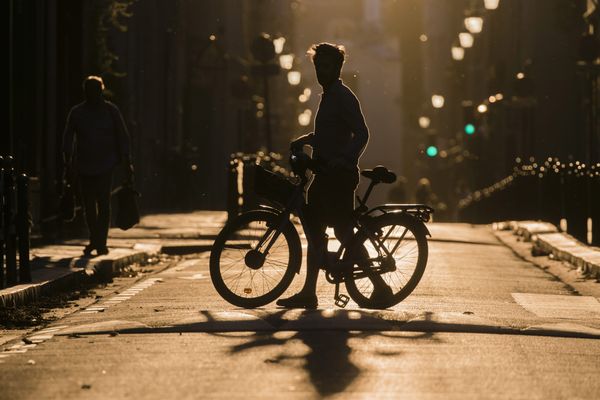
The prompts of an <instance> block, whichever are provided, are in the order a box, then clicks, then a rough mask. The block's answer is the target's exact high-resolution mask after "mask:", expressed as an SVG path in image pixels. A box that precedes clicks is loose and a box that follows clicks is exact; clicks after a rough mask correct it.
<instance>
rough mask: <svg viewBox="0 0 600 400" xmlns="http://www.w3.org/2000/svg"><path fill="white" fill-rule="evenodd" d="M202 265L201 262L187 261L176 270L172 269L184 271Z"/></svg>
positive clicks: (181, 263) (176, 267)
mask: <svg viewBox="0 0 600 400" xmlns="http://www.w3.org/2000/svg"><path fill="white" fill-rule="evenodd" d="M199 263H200V260H185V261H182V262H180V263H179V264H177V265H176V266H175V267H174V268H172V269H173V270H174V271H182V270H184V269H186V268H189V267H193V266H195V265H198V264H199Z"/></svg>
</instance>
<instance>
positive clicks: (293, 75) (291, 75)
mask: <svg viewBox="0 0 600 400" xmlns="http://www.w3.org/2000/svg"><path fill="white" fill-rule="evenodd" d="M287 78H288V82H289V84H290V85H292V86H296V85H299V84H300V80H301V78H302V76H301V75H300V72H299V71H290V72H288V74H287Z"/></svg>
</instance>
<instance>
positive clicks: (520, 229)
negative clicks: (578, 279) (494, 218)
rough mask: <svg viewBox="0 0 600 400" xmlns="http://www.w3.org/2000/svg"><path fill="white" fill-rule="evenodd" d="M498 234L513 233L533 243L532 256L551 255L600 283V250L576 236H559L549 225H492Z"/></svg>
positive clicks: (539, 222)
mask: <svg viewBox="0 0 600 400" xmlns="http://www.w3.org/2000/svg"><path fill="white" fill-rule="evenodd" d="M493 228H494V229H496V230H512V231H514V232H515V235H518V236H521V237H523V239H524V240H525V241H527V242H533V244H534V248H533V249H532V253H537V255H544V254H545V255H552V257H554V258H556V259H558V260H562V261H566V262H568V263H571V264H573V265H574V266H576V267H577V268H578V269H579V270H580V271H581V272H583V273H584V274H586V275H588V276H591V277H593V278H596V279H600V248H598V247H594V246H588V245H585V244H584V243H581V242H580V241H578V240H577V239H575V238H574V237H573V236H571V235H569V234H567V233H565V232H560V231H559V229H558V228H557V227H556V226H554V225H553V224H550V223H548V222H542V221H507V222H497V223H494V224H493Z"/></svg>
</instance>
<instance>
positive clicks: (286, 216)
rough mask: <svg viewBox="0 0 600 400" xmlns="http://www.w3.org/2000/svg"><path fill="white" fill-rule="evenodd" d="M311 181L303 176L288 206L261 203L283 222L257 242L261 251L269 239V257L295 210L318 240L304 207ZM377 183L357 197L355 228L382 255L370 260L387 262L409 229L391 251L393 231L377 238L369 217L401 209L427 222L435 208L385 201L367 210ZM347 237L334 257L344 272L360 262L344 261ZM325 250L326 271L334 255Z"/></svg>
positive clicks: (310, 235)
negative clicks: (390, 242) (388, 241)
mask: <svg viewBox="0 0 600 400" xmlns="http://www.w3.org/2000/svg"><path fill="white" fill-rule="evenodd" d="M307 182H308V179H306V178H305V177H303V178H302V179H301V183H300V184H298V185H297V188H296V190H295V191H294V193H293V195H292V197H291V198H290V200H289V201H288V203H287V204H286V206H285V207H284V208H283V209H277V208H273V207H269V206H264V205H261V206H260V207H261V208H263V209H267V210H269V211H271V212H273V213H275V214H278V215H279V217H280V219H279V223H278V224H277V226H269V227H268V229H267V232H266V233H265V234H264V235H263V237H262V238H261V239H260V240H259V242H258V244H257V245H256V248H255V249H254V250H256V251H259V249H260V248H261V247H262V246H263V245H264V244H265V242H267V241H268V243H267V245H266V247H265V248H264V249H263V250H262V252H261V253H262V254H263V255H264V256H266V255H267V254H268V253H269V250H270V249H271V247H272V246H273V244H274V243H275V242H276V241H277V238H278V237H279V235H280V234H281V232H282V230H283V227H284V226H285V224H287V223H289V220H290V215H291V214H292V213H295V214H296V215H297V216H298V218H299V220H300V223H301V225H302V228H303V230H304V233H305V235H306V239H307V241H308V242H309V243H315V242H316V238H315V237H313V233H312V232H311V230H310V229H308V226H307V223H306V218H305V213H304V207H303V204H304V196H303V194H304V186H305V185H306V183H307ZM374 186H375V184H374V183H373V182H371V184H370V185H369V188H368V189H367V191H366V192H365V195H364V196H363V198H362V199H361V198H358V196H357V199H358V201H359V203H360V206H359V207H357V208H356V209H355V211H354V215H353V228H354V229H356V230H357V231H363V232H365V233H366V235H367V237H368V239H369V241H370V242H371V244H372V245H373V247H374V248H375V249H376V250H377V252H378V253H379V254H380V256H379V257H376V258H369V259H368V260H366V261H378V262H381V263H383V262H384V260H385V259H386V258H387V257H391V255H392V254H394V252H395V251H396V249H397V248H398V246H399V245H400V243H401V242H402V241H403V240H404V236H405V235H406V232H407V230H405V231H404V232H403V233H402V236H401V237H400V238H399V239H398V241H397V242H396V244H395V246H394V248H393V249H391V250H389V249H388V248H387V247H386V246H385V245H384V242H385V241H386V240H387V239H388V237H389V235H390V234H391V232H390V233H388V235H386V236H385V237H383V238H379V237H377V235H375V234H374V233H373V232H372V231H371V230H370V229H369V227H368V220H369V218H371V217H372V216H371V214H373V213H376V212H381V213H383V214H387V213H391V212H394V213H396V212H400V213H405V214H407V215H410V216H411V217H413V218H417V219H419V220H421V221H423V222H426V221H427V220H428V219H429V213H430V212H433V210H432V209H431V208H430V207H428V206H424V205H422V204H384V205H380V206H377V207H375V208H372V209H367V208H366V202H367V200H368V198H369V196H370V194H371V191H372V189H373V187H374ZM422 225H423V228H424V229H425V231H426V233H427V235H429V236H430V234H429V231H428V230H427V227H426V226H425V225H424V224H422ZM273 232H275V233H274V234H272V233H273ZM269 238H270V240H269ZM338 239H339V238H338ZM347 239H348V240H340V243H341V245H340V247H339V249H338V250H337V251H336V252H335V253H334V254H335V257H334V259H335V262H334V264H333V265H335V266H336V267H338V269H339V270H342V271H343V270H345V269H346V268H351V267H352V266H353V265H356V264H357V260H352V259H350V260H348V259H346V260H342V258H343V256H344V252H345V250H346V246H347V244H348V243H349V239H350V238H347ZM322 253H323V259H324V262H323V264H324V266H325V268H324V269H325V271H326V272H330V270H331V268H332V267H333V265H331V262H330V261H331V260H330V257H329V256H328V255H329V254H330V252H328V251H327V248H325V249H323V251H322ZM358 261H365V260H362V259H361V260H358ZM379 269H381V271H379ZM295 272H296V273H299V272H300V271H299V269H298V270H297V271H295ZM382 272H385V268H376V269H372V270H371V273H382ZM356 273H358V275H357V276H358V277H364V276H367V273H365V272H363V273H360V272H358V271H356ZM336 281H338V279H336ZM339 281H340V282H342V281H343V274H341V275H340V278H339ZM331 283H336V282H331Z"/></svg>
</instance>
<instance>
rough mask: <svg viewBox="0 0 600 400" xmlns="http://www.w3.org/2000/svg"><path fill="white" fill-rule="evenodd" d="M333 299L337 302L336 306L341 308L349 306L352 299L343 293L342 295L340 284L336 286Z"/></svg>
mask: <svg viewBox="0 0 600 400" xmlns="http://www.w3.org/2000/svg"><path fill="white" fill-rule="evenodd" d="M333 299H334V300H335V305H336V306H338V307H340V308H344V307H346V305H348V302H349V301H350V297H348V296H346V295H345V294H343V293H340V284H339V283H336V284H335V294H334V295H333Z"/></svg>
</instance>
